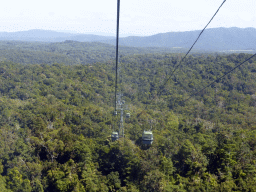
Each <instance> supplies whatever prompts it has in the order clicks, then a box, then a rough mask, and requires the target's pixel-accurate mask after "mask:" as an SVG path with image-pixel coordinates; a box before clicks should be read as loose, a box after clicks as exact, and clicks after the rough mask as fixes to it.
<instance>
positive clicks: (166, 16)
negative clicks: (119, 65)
mask: <svg viewBox="0 0 256 192" xmlns="http://www.w3.org/2000/svg"><path fill="white" fill-rule="evenodd" d="M222 2H223V0H121V15H120V34H121V36H127V35H141V36H146V35H153V34H156V33H165V32H171V31H191V30H199V29H202V28H203V27H204V26H205V25H206V24H207V22H208V21H209V20H210V18H211V17H212V16H213V14H214V13H215V11H216V10H217V9H218V7H219V6H220V4H221V3H222ZM116 4H117V1H116V0H71V1H70V0H69V1H67V0H6V1H2V2H1V6H0V31H1V32H3V31H7V32H15V31H25V30H29V29H46V30H55V31H73V32H78V33H94V34H95V33H97V34H99V33H102V34H103V33H104V34H105V35H107V34H108V35H114V34H115V31H116ZM255 8H256V0H227V1H226V3H225V4H224V5H223V7H222V8H221V10H220V12H219V13H218V15H217V16H216V17H215V19H214V20H213V22H212V23H211V24H210V26H209V27H208V28H215V27H241V28H245V27H254V28H256V11H255Z"/></svg>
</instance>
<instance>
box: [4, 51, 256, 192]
mask: <svg viewBox="0 0 256 192" xmlns="http://www.w3.org/2000/svg"><path fill="white" fill-rule="evenodd" d="M10 54H11V53H10ZM182 56H183V55H182V54H179V53H175V54H160V53H158V54H137V55H134V54H133V55H124V56H123V57H121V58H120V65H121V66H122V67H121V72H120V74H122V75H121V76H122V78H121V79H119V82H120V86H119V89H122V91H123V95H124V96H123V97H124V99H125V101H126V104H127V106H128V108H129V113H130V114H131V117H130V118H129V119H125V123H124V126H125V138H124V139H120V140H117V141H115V142H112V141H111V138H110V135H111V132H112V131H116V130H117V129H118V126H119V125H118V123H119V117H118V116H113V115H112V114H113V111H114V79H115V68H114V61H113V60H111V58H110V59H109V60H108V62H97V63H94V62H93V64H87V65H83V64H75V65H72V64H71V65H65V64H61V63H54V64H51V65H49V64H40V63H38V64H26V65H24V63H23V62H22V60H20V61H17V62H18V63H19V64H18V63H13V62H12V61H8V60H5V59H4V60H2V61H0V85H1V86H0V128H1V129H0V151H1V152H0V159H1V162H0V173H1V174H0V188H1V191H3V192H5V191H6V192H7V191H8V192H11V191H14V192H20V191H23V192H32V191H33V192H43V191H46V192H52V191H54V192H57V191H61V192H69V191H76V192H78V191H81V192H83V191H95V192H96V191H106V192H108V191H119V192H121V191H124V192H125V191H130V192H136V191H148V192H150V191H166V192H169V191H170V192H171V191H180V192H181V191H256V167H255V166H256V118H255V115H256V58H253V59H251V60H249V61H248V62H246V63H245V64H244V65H243V66H242V67H240V68H238V69H237V70H236V71H234V72H233V73H231V74H229V75H227V76H225V78H224V79H222V80H220V81H218V82H217V83H216V84H214V85H213V86H211V87H209V88H208V89H206V90H204V91H203V92H201V93H199V94H197V95H196V96H193V97H192V98H191V99H190V100H188V101H186V102H185V103H184V102H183V101H184V100H185V99H187V98H189V96H190V95H191V94H192V93H195V92H196V91H197V90H200V89H201V88H202V87H204V86H205V85H207V84H208V83H210V82H212V81H213V80H215V79H217V78H218V77H219V76H220V75H223V74H225V72H226V71H228V70H230V69H231V68H233V67H234V66H235V65H237V64H239V63H240V62H242V61H244V60H246V59H247V58H249V57H250V56H251V55H248V54H231V55H214V54H211V55H206V54H194V55H191V56H189V57H187V58H186V59H185V61H184V62H183V63H182V65H181V66H180V67H179V69H178V70H177V71H176V73H175V75H173V76H172V77H171V78H170V80H169V81H168V82H167V84H166V86H165V87H161V86H162V84H163V82H164V81H165V79H166V78H169V74H170V72H171V71H172V70H173V69H174V66H175V65H176V64H177V63H178V62H179V61H180V59H181V57H182ZM21 58H22V57H21ZM46 59H47V58H46ZM74 63H77V62H74ZM159 90H161V93H162V94H161V95H159V94H157V93H158V92H159ZM152 98H154V99H152ZM149 129H151V130H152V131H153V133H154V142H153V144H152V145H151V146H143V145H142V143H141V136H142V132H143V130H149Z"/></svg>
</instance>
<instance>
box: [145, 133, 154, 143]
mask: <svg viewBox="0 0 256 192" xmlns="http://www.w3.org/2000/svg"><path fill="white" fill-rule="evenodd" d="M153 140H154V139H153V133H152V131H144V132H143V134H142V144H144V145H151V144H152V143H153Z"/></svg>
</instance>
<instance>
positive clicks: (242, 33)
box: [0, 27, 256, 51]
mask: <svg viewBox="0 0 256 192" xmlns="http://www.w3.org/2000/svg"><path fill="white" fill-rule="evenodd" d="M200 32H201V31H200V30H197V31H186V32H168V33H159V34H156V35H152V36H144V37H143V36H129V37H123V38H120V41H119V43H120V45H123V46H128V47H161V48H173V47H180V48H185V49H187V48H189V47H191V45H192V44H193V42H194V41H195V40H196V38H197V37H198V35H199V33H200ZM0 40H2V41H3V40H4V41H8V40H19V41H40V42H62V41H66V40H73V41H80V42H102V43H107V44H111V45H115V43H116V40H115V37H112V36H100V35H89V34H74V33H64V32H56V31H50V30H29V31H21V32H12V33H8V32H0ZM255 42H256V29H255V28H237V27H232V28H210V29H206V30H205V31H204V33H203V34H202V36H201V37H200V39H199V40H198V42H197V44H196V45H195V47H194V48H195V49H197V50H203V51H227V50H243V51H246V50H248V51H249V50H252V51H256V43H255Z"/></svg>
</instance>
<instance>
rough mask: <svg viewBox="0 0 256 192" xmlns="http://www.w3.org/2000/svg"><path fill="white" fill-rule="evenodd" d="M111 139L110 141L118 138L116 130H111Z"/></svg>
mask: <svg viewBox="0 0 256 192" xmlns="http://www.w3.org/2000/svg"><path fill="white" fill-rule="evenodd" d="M111 139H112V141H116V140H118V139H119V135H118V132H112V134H111Z"/></svg>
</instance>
